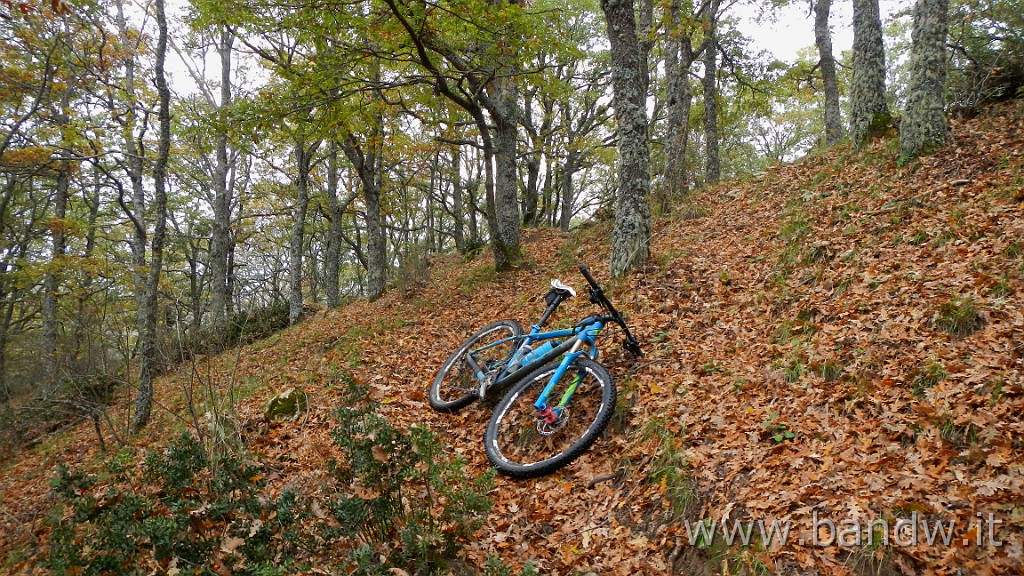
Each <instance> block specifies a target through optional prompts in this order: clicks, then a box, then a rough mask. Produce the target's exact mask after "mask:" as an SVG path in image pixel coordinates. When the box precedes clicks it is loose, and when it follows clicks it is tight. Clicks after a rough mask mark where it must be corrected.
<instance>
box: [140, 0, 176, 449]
mask: <svg viewBox="0 0 1024 576" xmlns="http://www.w3.org/2000/svg"><path fill="white" fill-rule="evenodd" d="M155 6H156V10H155V11H156V21H157V28H158V30H159V32H158V34H157V43H156V54H155V57H156V64H155V66H154V74H155V76H156V93H157V102H158V105H157V124H158V125H159V130H158V133H159V137H158V141H157V151H156V158H155V160H154V163H153V238H152V243H151V245H150V261H149V271H148V274H147V276H146V291H145V297H144V298H143V309H142V311H141V313H140V314H139V316H140V317H141V318H142V325H141V326H140V327H139V387H138V391H137V393H136V396H135V414H134V415H133V417H132V423H131V428H132V430H134V431H138V430H140V429H141V428H142V427H143V426H145V425H146V423H148V422H149V416H150V412H151V411H152V407H153V381H154V380H155V379H156V373H157V367H158V364H159V360H160V359H159V350H158V346H157V331H156V317H157V302H158V300H157V297H158V296H159V289H160V275H161V272H162V267H163V256H164V240H165V237H166V231H167V162H168V159H169V157H170V153H171V91H170V88H168V86H167V76H166V74H164V63H165V61H166V59H167V14H166V13H165V10H164V0H156V3H155Z"/></svg>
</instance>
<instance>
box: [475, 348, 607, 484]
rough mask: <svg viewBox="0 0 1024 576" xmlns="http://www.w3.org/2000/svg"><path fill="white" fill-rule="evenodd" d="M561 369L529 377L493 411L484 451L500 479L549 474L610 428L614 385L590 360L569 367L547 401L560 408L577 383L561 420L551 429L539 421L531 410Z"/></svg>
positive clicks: (552, 366)
mask: <svg viewBox="0 0 1024 576" xmlns="http://www.w3.org/2000/svg"><path fill="white" fill-rule="evenodd" d="M558 364H559V363H558V362H552V363H550V364H546V365H544V366H541V367H540V368H538V369H537V370H535V371H534V372H532V373H531V374H529V375H528V376H526V378H524V379H523V381H522V382H520V383H519V384H517V385H516V386H515V387H513V388H512V389H511V390H510V391H509V392H508V394H506V395H505V397H504V398H503V399H502V400H501V402H500V403H499V404H498V407H497V408H495V409H494V414H493V415H492V416H491V421H490V422H489V423H488V424H487V431H486V432H485V433H484V448H485V450H486V451H487V458H488V459H489V460H490V461H491V464H493V465H494V467H495V468H497V469H498V471H499V472H501V473H502V474H505V475H508V476H512V477H513V478H535V477H537V476H543V475H545V474H550V473H551V472H554V471H555V470H558V469H559V468H562V467H563V466H566V465H567V464H569V463H570V462H572V461H573V460H575V459H576V458H578V457H579V456H580V455H581V454H583V453H584V452H585V451H586V450H587V449H588V448H590V446H591V445H592V444H593V443H594V441H596V440H597V438H598V437H599V436H600V435H601V433H602V432H603V431H604V429H605V427H606V426H608V421H609V420H610V419H611V417H612V413H613V412H614V411H615V385H614V383H613V382H612V377H611V374H609V373H608V370H606V369H605V368H604V366H601V365H600V364H598V363H597V362H595V361H593V360H591V359H590V358H587V357H586V356H580V357H578V358H577V359H576V360H575V361H574V362H573V363H572V364H571V365H569V368H568V370H566V372H565V374H564V375H563V376H562V378H561V380H560V381H559V382H558V384H557V385H556V387H555V390H554V392H552V394H551V395H550V396H549V405H556V404H557V403H559V401H560V400H561V398H562V397H563V395H564V393H565V391H566V390H567V389H568V388H569V387H570V386H573V385H574V383H575V386H576V391H575V393H573V395H572V399H571V401H570V402H569V403H568V404H567V405H566V406H565V408H564V409H563V410H562V411H561V414H559V417H558V419H557V420H556V421H555V422H554V423H551V424H548V423H547V422H545V421H543V420H541V419H540V418H539V417H538V411H537V408H535V407H534V405H533V404H534V402H536V401H537V398H538V397H539V396H540V393H541V390H543V389H544V387H545V386H546V385H547V383H548V382H549V381H550V380H551V376H552V374H554V373H555V370H556V369H557V368H558ZM577 379H578V382H577Z"/></svg>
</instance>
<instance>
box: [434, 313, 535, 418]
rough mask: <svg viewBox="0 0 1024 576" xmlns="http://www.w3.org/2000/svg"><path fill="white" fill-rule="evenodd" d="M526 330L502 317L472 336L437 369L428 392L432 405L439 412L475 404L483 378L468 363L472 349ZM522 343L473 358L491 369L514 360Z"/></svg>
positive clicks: (492, 348)
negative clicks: (467, 356)
mask: <svg viewBox="0 0 1024 576" xmlns="http://www.w3.org/2000/svg"><path fill="white" fill-rule="evenodd" d="M522 333H523V327H522V326H521V325H520V324H519V322H516V321H515V320H498V321H497V322H493V323H491V324H488V325H487V326H484V327H483V328H481V329H480V330H478V331H477V332H476V333H475V334H473V335H472V336H470V337H469V339H468V340H466V341H465V342H463V343H462V345H461V346H459V347H458V348H457V349H456V350H455V352H454V353H452V355H451V356H449V357H448V360H446V361H445V363H444V364H442V365H441V369H440V370H438V371H437V375H436V376H434V382H433V383H432V384H431V385H430V393H429V394H427V396H428V399H429V400H430V407H431V408H433V409H434V410H437V411H438V412H457V411H459V410H462V409H463V408H465V407H466V406H469V405H470V404H472V403H473V401H474V400H476V399H477V390H479V388H480V381H479V380H478V379H477V377H476V374H474V373H473V370H472V369H471V368H470V367H469V366H468V365H467V364H466V355H467V354H468V353H469V351H470V350H475V349H479V348H481V347H483V346H487V345H488V344H492V343H494V342H498V341H499V340H502V339H505V338H510V337H513V336H520V335H522ZM518 344H519V342H518V341H515V340H510V341H508V342H505V343H503V344H499V345H497V346H493V347H491V348H488V349H487V350H484V351H482V352H479V353H477V354H474V355H473V358H475V359H476V362H477V364H479V365H480V367H481V368H483V369H484V370H490V369H491V368H493V367H495V366H497V365H499V364H505V363H507V362H508V361H509V360H511V358H512V354H513V353H514V352H515V351H516V348H517V347H518Z"/></svg>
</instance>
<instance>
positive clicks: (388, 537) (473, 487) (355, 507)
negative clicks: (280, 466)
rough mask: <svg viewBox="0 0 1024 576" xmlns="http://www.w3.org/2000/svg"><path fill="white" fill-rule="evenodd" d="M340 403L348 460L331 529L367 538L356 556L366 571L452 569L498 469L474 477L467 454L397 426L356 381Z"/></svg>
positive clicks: (340, 438)
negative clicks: (451, 452)
mask: <svg viewBox="0 0 1024 576" xmlns="http://www.w3.org/2000/svg"><path fill="white" fill-rule="evenodd" d="M341 406H342V407H341V408H339V409H338V411H337V420H338V426H337V428H336V429H335V433H334V441H335V444H336V445H337V446H338V447H339V448H340V449H341V452H342V459H341V460H340V461H335V462H332V464H331V466H330V470H331V473H332V475H333V476H334V478H335V479H336V480H337V486H338V493H337V494H336V497H335V498H334V499H333V500H332V502H331V503H330V509H331V512H332V513H333V514H334V516H335V518H336V519H337V520H338V522H339V525H340V527H339V528H337V529H335V530H332V531H330V534H329V536H335V537H342V538H346V539H349V540H350V541H353V542H359V543H361V544H362V545H361V546H359V547H356V548H355V549H354V550H353V552H352V553H351V554H350V556H349V560H350V568H352V569H354V570H356V573H359V574H377V573H383V572H381V571H380V569H382V568H386V569H390V568H399V569H403V570H406V571H408V572H409V573H437V572H443V571H445V570H446V567H447V565H448V561H449V560H450V559H451V558H453V557H454V555H455V553H456V552H457V551H458V548H459V546H460V545H461V543H462V542H464V541H466V540H467V539H468V538H469V537H470V536H471V535H472V533H473V532H474V531H476V529H477V528H479V527H480V525H481V523H482V521H483V518H484V517H485V514H486V513H487V511H488V510H490V507H491V501H490V500H489V499H488V497H487V492H488V491H489V490H490V489H491V487H492V486H493V483H494V474H493V471H488V473H486V474H484V475H483V476H480V477H476V478H472V477H470V476H469V474H468V473H467V471H466V463H465V460H464V459H463V458H461V457H456V458H448V457H446V456H444V454H443V453H442V450H441V443H440V441H439V439H438V438H437V437H436V436H435V435H434V433H433V432H431V431H430V430H429V429H427V428H426V427H422V426H414V427H412V428H411V429H410V430H409V431H408V432H401V431H399V430H397V429H396V428H395V427H394V426H392V425H391V424H390V423H389V422H388V421H387V419H385V418H384V417H383V416H381V415H379V414H378V413H377V404H376V403H375V402H373V401H371V400H370V399H369V398H368V397H367V390H366V388H364V387H362V386H360V385H358V384H356V383H355V382H352V381H349V382H348V385H347V388H346V390H345V398H344V400H343V401H342V402H341ZM367 547H369V548H370V550H367ZM375 559H384V560H381V561H380V562H379V563H380V564H381V565H380V566H378V561H377V560H375Z"/></svg>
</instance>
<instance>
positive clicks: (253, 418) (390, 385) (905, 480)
mask: <svg viewBox="0 0 1024 576" xmlns="http://www.w3.org/2000/svg"><path fill="white" fill-rule="evenodd" d="M1022 117H1024V105H1021V104H1020V103H1018V104H1016V105H1006V106H1002V107H998V108H994V109H992V110H991V111H989V112H988V113H986V114H984V115H982V116H980V117H978V118H974V119H970V120H958V121H955V122H954V124H953V137H954V142H953V143H952V144H951V145H950V146H949V147H947V148H946V149H944V150H942V151H941V152H939V153H938V154H936V155H934V156H931V157H927V158H924V159H922V160H920V161H916V162H910V163H907V164H906V165H902V166H900V165H898V164H897V162H896V157H897V155H898V146H897V145H896V143H895V140H893V139H890V140H885V141H878V142H876V143H875V144H873V145H872V146H869V147H868V148H867V149H865V150H863V151H859V152H858V151H855V150H852V149H851V148H849V147H840V148H837V149H834V150H830V151H828V152H827V153H823V154H817V155H814V156H811V157H808V158H805V159H803V160H801V161H799V162H796V163H794V164H790V165H780V166H775V167H772V168H771V169H770V170H768V171H767V172H765V173H762V174H758V175H754V176H750V177H747V178H743V179H739V180H733V181H728V182H724V183H722V184H720V185H717V186H715V187H711V188H707V189H704V190H701V191H700V192H698V193H696V194H695V195H694V197H693V202H694V204H695V205H696V206H699V207H700V209H701V211H702V212H703V215H701V216H699V217H696V218H683V217H681V216H679V215H677V216H672V215H669V216H666V217H662V218H659V219H658V220H657V222H656V226H655V235H654V238H653V250H652V259H651V262H650V264H649V265H648V266H647V267H645V268H644V269H642V270H640V271H638V272H636V273H634V274H631V275H629V276H627V277H625V278H623V279H618V280H615V281H609V279H608V275H607V271H606V269H605V267H604V263H606V262H607V261H608V256H607V250H608V242H607V238H608V236H609V233H610V227H611V223H610V222H603V223H597V224H592V225H588V226H586V227H584V228H583V229H581V230H578V231H576V232H574V233H572V234H563V233H559V232H557V231H552V230H527V231H526V232H525V239H524V247H525V252H526V255H527V263H526V264H525V265H524V266H523V267H521V269H519V270H517V271H515V272H512V273H508V274H502V275H495V274H494V273H493V268H492V265H491V260H490V255H489V253H488V252H486V251H485V252H484V253H483V254H481V255H479V256H477V257H476V258H475V259H473V260H471V261H466V260H464V259H462V258H460V257H458V256H446V257H438V258H435V259H434V260H433V261H432V265H431V267H430V268H429V281H426V282H422V283H420V284H416V283H415V282H406V283H405V285H404V286H399V287H397V288H395V289H392V290H391V291H389V292H388V293H387V294H386V295H385V296H384V297H383V298H381V299H380V300H378V301H376V302H372V303H370V302H363V301H359V302H355V303H353V304H350V305H348V306H345V307H343V308H340V309H336V310H329V311H322V312H318V313H315V314H313V315H312V316H311V317H310V318H308V319H307V320H305V321H304V322H302V323H301V324H300V325H298V326H295V327H292V328H290V329H288V330H286V331H284V332H281V333H279V334H277V335H275V336H273V337H271V338H269V339H267V340H264V341H260V342H257V343H254V344H251V345H248V346H246V347H244V348H242V349H241V350H240V351H231V352H229V353H227V354H224V355H222V356H221V357H219V358H216V359H209V360H201V361H200V368H201V371H202V373H203V374H204V376H203V378H207V379H209V381H212V382H229V381H230V382H234V383H236V384H237V385H238V386H239V387H240V388H241V389H243V390H245V392H246V393H245V395H244V397H243V399H242V400H240V401H239V404H238V408H237V413H238V416H239V418H240V420H241V421H242V423H243V429H244V431H245V438H246V441H247V446H248V450H249V452H250V453H252V454H253V455H254V457H256V458H257V459H258V460H260V461H262V462H265V463H266V464H267V466H268V468H269V469H270V470H272V471H273V472H271V477H270V482H271V487H272V488H274V489H280V487H282V486H284V485H292V486H300V487H305V488H308V489H309V490H310V491H311V493H314V494H315V491H316V486H318V484H319V483H321V482H322V481H323V479H324V477H325V475H326V469H327V467H328V464H327V463H328V460H329V459H330V458H331V457H332V456H334V455H335V454H334V450H335V449H334V447H333V446H332V440H331V428H332V413H333V410H334V408H335V406H336V404H337V402H338V401H339V400H338V398H339V394H340V392H339V391H338V390H337V388H335V387H331V386H325V385H324V383H325V382H331V381H333V379H334V377H335V375H336V374H337V373H338V372H339V371H344V372H347V373H349V374H351V375H352V376H353V377H354V378H355V379H356V380H358V381H360V382H361V383H363V384H365V385H367V386H369V387H370V389H371V394H372V395H373V397H374V398H376V399H377V400H378V401H379V402H380V403H381V410H382V414H383V415H385V416H386V417H387V418H388V419H389V420H390V421H392V422H393V423H395V425H396V426H399V427H407V426H410V425H413V424H425V425H427V426H429V427H430V428H431V429H433V430H434V431H436V432H438V433H439V435H440V437H442V438H444V440H445V441H444V446H443V449H444V451H446V452H448V453H450V454H458V455H462V456H464V457H465V458H466V459H467V461H468V464H469V467H470V469H471V470H472V471H473V473H474V474H480V473H483V472H484V471H485V470H486V469H487V466H488V463H487V459H486V457H485V455H484V452H483V446H482V442H481V441H482V435H483V430H484V427H485V426H486V423H487V419H488V417H489V415H490V412H489V409H488V407H487V406H485V405H481V404H475V405H472V406H471V407H469V408H467V409H466V410H464V411H462V412H461V413H459V414H455V415H445V414H439V413H435V412H433V411H432V410H431V409H430V407H429V406H428V404H427V400H426V396H425V392H426V390H427V388H428V386H429V384H430V382H431V380H432V379H433V376H434V374H435V372H436V370H437V368H438V367H439V366H440V365H441V363H442V362H443V361H444V360H445V359H446V358H447V357H448V355H449V354H450V353H451V351H452V350H453V349H454V348H455V347H456V346H457V345H458V344H459V343H460V342H461V341H462V340H464V339H465V337H466V336H467V335H468V334H470V333H472V332H473V331H474V330H476V329H477V328H479V327H480V326H482V325H484V324H487V323H489V322H491V321H493V320H496V319H500V318H514V319H517V320H519V321H520V322H521V323H522V324H524V325H529V324H530V323H531V322H532V321H534V320H535V319H536V318H537V317H538V316H539V314H540V312H541V311H542V309H543V303H542V301H541V299H540V297H541V296H542V295H543V294H544V293H545V292H546V291H547V288H548V282H549V280H550V279H551V278H556V277H557V278H560V279H562V280H563V281H565V282H567V283H569V284H570V285H574V286H576V287H577V288H581V287H582V285H583V284H584V281H583V279H582V278H580V277H579V274H578V273H577V272H576V271H575V263H576V262H577V261H584V262H586V263H588V264H589V265H590V266H591V268H592V270H594V272H595V273H596V275H597V277H598V280H599V281H601V282H602V283H607V284H606V286H607V288H606V290H607V291H608V293H609V295H610V297H611V299H612V301H613V302H614V303H615V304H616V305H617V307H619V308H620V309H621V310H622V311H624V312H625V314H626V315H627V317H628V321H629V323H630V326H631V328H633V329H634V332H635V334H636V335H637V336H638V337H639V339H640V340H641V343H642V346H643V348H644V351H645V353H646V355H645V356H644V357H643V358H641V359H639V360H635V359H633V358H632V357H630V356H629V355H628V354H627V353H625V352H624V351H622V350H621V349H620V348H619V347H618V342H617V340H618V338H615V337H612V338H609V339H607V340H606V349H605V354H604V356H603V357H602V360H603V362H604V363H605V364H606V365H607V366H608V368H609V370H610V372H611V373H612V374H613V375H614V377H615V378H616V383H617V385H618V387H619V394H620V398H621V401H620V406H619V407H618V410H617V414H616V419H615V421H613V424H612V426H611V428H610V429H609V431H608V432H607V433H606V434H605V435H604V437H603V438H602V439H601V440H599V441H598V443H597V444H596V445H595V446H594V447H593V448H591V449H590V450H589V451H588V452H587V453H586V454H585V455H583V456H582V457H581V458H580V459H579V460H577V461H576V462H575V463H573V464H572V465H570V466H569V467H567V468H566V469H564V470H562V471H559V472H557V473H555V474H553V475H550V476H547V477H543V478H540V479H536V480H528V481H513V480H509V479H505V478H501V477H499V479H498V480H497V483H496V486H495V488H494V489H493V490H492V491H491V492H490V496H491V498H492V499H493V501H494V507H493V509H492V511H491V512H490V515H489V516H488V518H487V520H486V522H485V524H484V526H483V527H482V528H481V530H480V531H479V532H478V533H477V536H476V537H475V539H473V541H471V542H469V543H468V544H467V545H466V547H465V548H464V550H463V552H462V554H463V555H464V557H465V560H466V562H467V563H468V564H472V565H476V566H482V565H484V564H485V563H486V558H487V557H488V555H497V556H499V557H501V558H503V559H504V560H505V562H507V563H509V564H511V565H514V566H522V565H523V563H524V562H526V561H527V560H531V561H533V562H534V563H535V564H536V565H537V566H538V568H539V570H540V573H542V574H552V575H568V574H584V573H586V572H594V573H596V574H599V575H612V574H623V575H625V574H655V573H673V572H674V573H683V574H709V573H736V572H737V571H739V572H742V573H777V574H819V573H820V574H849V573H855V574H869V573H870V574H896V573H907V574H913V573H934V574H989V573H997V574H1020V573H1022V572H1024V538H1022V537H1024V120H1022ZM680 212H681V211H680ZM689 212H691V213H690V214H689V216H696V214H693V213H692V212H693V210H689ZM972 306H973V310H972V309H971V308H972ZM592 308H593V307H592V305H590V304H589V303H587V302H586V298H578V299H575V300H573V301H569V302H567V303H566V304H564V305H563V307H562V308H561V309H560V310H559V312H558V314H557V317H556V318H555V322H554V323H553V324H552V325H558V324H559V323H564V324H571V323H573V322H575V321H576V320H577V319H578V318H579V317H582V316H585V315H588V314H591V313H593V310H592ZM195 380H196V372H195V371H193V370H192V369H190V367H182V368H180V369H179V370H177V371H176V372H174V373H172V374H170V375H168V376H167V377H165V378H164V379H162V380H161V382H160V384H159V388H158V401H159V400H161V395H163V397H165V398H166V399H165V400H164V403H165V404H166V405H168V406H170V405H172V404H175V402H176V401H174V400H171V398H172V397H173V398H178V397H180V396H181V390H182V389H183V388H184V387H187V386H188V385H189V383H190V382H192V383H193V384H194V383H195ZM290 387H298V388H301V389H303V390H305V391H307V392H308V393H309V394H310V397H311V399H312V401H311V406H310V411H309V414H308V415H307V416H306V417H305V418H303V419H301V420H299V421H295V422H284V423H274V424H273V425H271V426H269V427H266V426H264V425H262V424H261V419H262V409H263V405H264V403H265V402H266V401H267V399H268V398H269V397H270V396H272V395H273V394H275V393H278V392H280V391H282V390H285V389H287V388H290ZM175 391H177V392H175ZM175 405H176V404H175ZM157 412H158V414H157V418H156V421H155V422H154V423H153V425H151V426H150V427H149V429H148V430H147V431H146V432H145V433H144V434H143V435H141V436H139V437H138V438H136V440H135V441H134V444H133V445H134V446H136V448H137V449H138V450H140V451H141V450H142V449H143V448H145V447H146V446H150V445H161V443H164V442H166V440H165V438H166V437H168V436H169V435H168V434H167V432H166V431H167V429H169V428H173V427H174V426H178V427H179V428H180V426H181V425H180V422H179V421H180V420H182V419H183V418H185V419H187V417H183V416H181V414H180V413H178V414H175V413H174V411H173V410H161V409H158V411H157ZM95 444H96V442H95V437H94V436H93V433H92V431H91V426H87V425H85V424H83V425H82V426H80V428H79V429H76V430H74V431H71V432H70V433H65V434H63V435H62V436H60V437H59V438H54V439H52V440H50V441H48V442H46V443H44V444H43V445H42V446H40V447H37V448H35V449H33V450H32V451H30V452H28V453H26V454H24V455H23V457H21V458H19V459H18V460H17V461H15V462H14V463H12V464H10V465H8V466H6V467H5V468H4V469H3V470H2V471H0V509H2V511H3V514H0V550H12V549H13V548H14V546H15V545H16V544H18V543H19V542H24V541H25V540H26V539H39V538H43V535H42V534H41V533H40V526H41V525H42V519H43V517H44V516H45V513H46V510H47V508H48V507H49V506H51V505H52V495H51V493H50V489H49V485H48V483H47V480H48V478H49V477H51V476H52V474H53V470H54V466H55V464H57V463H65V464H67V465H69V466H89V465H92V466H96V465H97V464H96V463H97V462H98V461H99V457H98V456H97V450H96V445H95ZM90 463H91V464H90ZM667 469H671V471H674V473H671V474H669V473H666V470H667ZM595 481H596V482H595ZM723 518H724V519H726V522H727V523H728V524H729V525H730V526H732V525H734V524H735V523H741V522H758V521H761V522H763V523H764V526H770V525H771V523H772V522H779V523H780V524H778V525H777V526H779V527H780V530H781V529H783V527H784V525H788V526H789V528H790V533H789V537H788V540H787V541H786V542H785V543H781V542H779V541H778V538H776V539H775V540H773V541H772V542H770V543H766V542H765V539H763V538H760V539H758V538H755V541H754V542H753V543H751V544H750V545H746V546H744V545H741V544H739V543H735V542H734V543H733V545H726V544H724V543H722V542H721V538H720V537H719V539H718V540H716V541H715V542H714V543H707V542H691V539H690V537H689V535H688V528H689V531H690V532H692V530H693V528H694V526H695V525H696V523H698V522H700V521H702V520H704V521H705V522H706V523H705V525H708V526H710V524H709V523H710V522H712V521H715V522H719V523H721V521H722V519H723ZM901 522H903V523H906V522H914V527H915V528H916V531H915V533H913V534H911V533H908V532H906V530H904V532H903V533H896V534H894V533H893V531H894V530H895V529H896V527H897V525H898V524H900V523H901ZM936 522H942V523H943V527H947V526H950V527H952V532H951V534H952V539H951V540H950V541H949V542H948V543H944V542H942V541H934V542H932V543H930V544H929V543H928V542H926V538H925V536H926V534H925V533H926V532H934V527H935V526H936V524H935V523H936ZM785 523H788V524H785ZM829 523H831V526H830V525H829ZM739 525H740V526H744V524H739ZM752 525H753V524H752ZM833 527H834V528H833ZM903 528H904V529H906V528H907V526H903ZM844 530H845V535H844V534H842V532H843V531H844ZM858 530H859V531H858ZM865 531H866V532H867V533H869V534H870V533H874V534H875V535H876V536H877V537H880V536H881V532H883V531H885V532H887V535H888V536H889V537H890V540H889V542H888V543H881V544H880V543H879V541H878V538H875V541H873V542H869V541H867V540H866V539H865V534H864V533H865ZM835 536H839V537H840V538H839V541H834V540H835V538H834V537H835ZM940 540H941V538H940ZM8 565H10V564H8Z"/></svg>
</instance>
